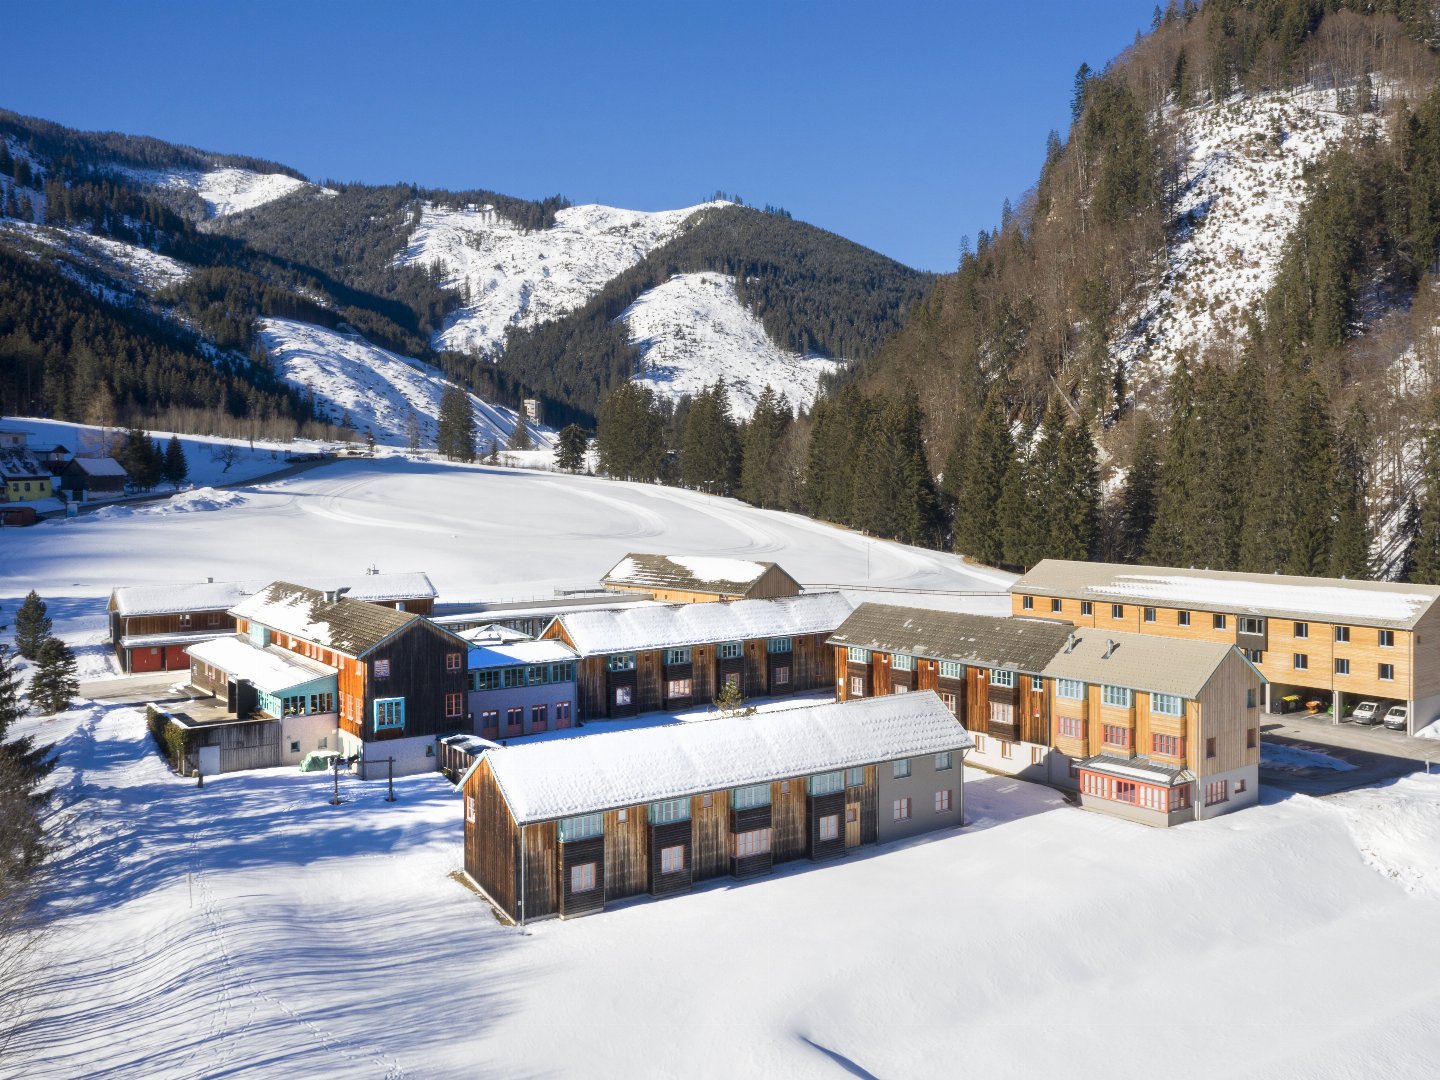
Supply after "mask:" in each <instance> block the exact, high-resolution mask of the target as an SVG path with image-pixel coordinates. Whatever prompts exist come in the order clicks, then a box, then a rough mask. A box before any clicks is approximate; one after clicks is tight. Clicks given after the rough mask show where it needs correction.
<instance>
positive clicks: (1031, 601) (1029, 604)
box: [1020, 596, 1035, 611]
mask: <svg viewBox="0 0 1440 1080" xmlns="http://www.w3.org/2000/svg"><path fill="white" fill-rule="evenodd" d="M1020 610H1021V611H1034V610H1035V598H1034V597H1033V596H1022V597H1020Z"/></svg>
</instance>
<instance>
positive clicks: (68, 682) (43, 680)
mask: <svg viewBox="0 0 1440 1080" xmlns="http://www.w3.org/2000/svg"><path fill="white" fill-rule="evenodd" d="M75 671H76V664H75V654H74V653H73V652H71V651H70V646H68V645H66V644H65V642H63V641H61V640H60V639H59V638H57V637H51V638H46V639H45V643H44V644H43V645H41V646H40V652H39V654H38V655H37V656H36V657H35V674H34V675H32V676H31V678H30V700H31V701H32V702H34V704H35V705H37V706H38V707H39V708H40V711H41V712H45V713H57V712H64V711H65V710H66V709H68V708H70V703H71V702H72V701H74V700H75V695H76V693H78V692H79V690H80V680H79V679H78V678H77V677H76V674H75Z"/></svg>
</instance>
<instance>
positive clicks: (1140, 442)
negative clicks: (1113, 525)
mask: <svg viewBox="0 0 1440 1080" xmlns="http://www.w3.org/2000/svg"><path fill="white" fill-rule="evenodd" d="M1159 483H1160V452H1159V449H1158V447H1157V446H1156V443H1155V428H1154V425H1153V424H1152V423H1151V421H1150V418H1149V417H1148V416H1144V417H1142V418H1141V419H1140V422H1139V426H1138V427H1137V429H1136V434H1135V454H1134V456H1133V457H1132V458H1131V460H1130V472H1129V473H1128V474H1127V475H1126V477H1125V490H1124V493H1123V494H1122V495H1121V499H1120V519H1119V523H1118V530H1117V531H1118V533H1119V535H1118V536H1117V538H1116V548H1117V554H1118V556H1119V558H1120V560H1121V561H1123V562H1139V561H1140V560H1141V559H1142V558H1143V557H1144V555H1145V548H1146V541H1147V539H1148V538H1149V536H1150V530H1151V528H1152V527H1153V526H1154V524H1155V504H1156V498H1157V488H1158V486H1159Z"/></svg>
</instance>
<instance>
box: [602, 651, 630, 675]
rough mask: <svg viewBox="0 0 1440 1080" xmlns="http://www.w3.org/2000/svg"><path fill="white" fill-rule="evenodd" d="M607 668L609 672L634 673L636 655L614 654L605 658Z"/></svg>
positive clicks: (627, 653) (628, 653)
mask: <svg viewBox="0 0 1440 1080" xmlns="http://www.w3.org/2000/svg"><path fill="white" fill-rule="evenodd" d="M605 668H606V670H608V671H634V670H635V654H634V653H633V652H626V653H612V654H611V655H609V656H607V657H606V658H605Z"/></svg>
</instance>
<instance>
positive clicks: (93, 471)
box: [70, 457, 130, 476]
mask: <svg viewBox="0 0 1440 1080" xmlns="http://www.w3.org/2000/svg"><path fill="white" fill-rule="evenodd" d="M70 464H71V465H72V466H73V467H74V468H76V469H79V470H80V471H81V472H83V473H85V475H86V476H129V475H130V474H129V473H127V472H126V471H125V466H124V465H121V464H120V462H118V461H116V460H115V459H114V458H112V457H95V458H83V457H77V458H75V459H74V460H73V461H72V462H71V463H70Z"/></svg>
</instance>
